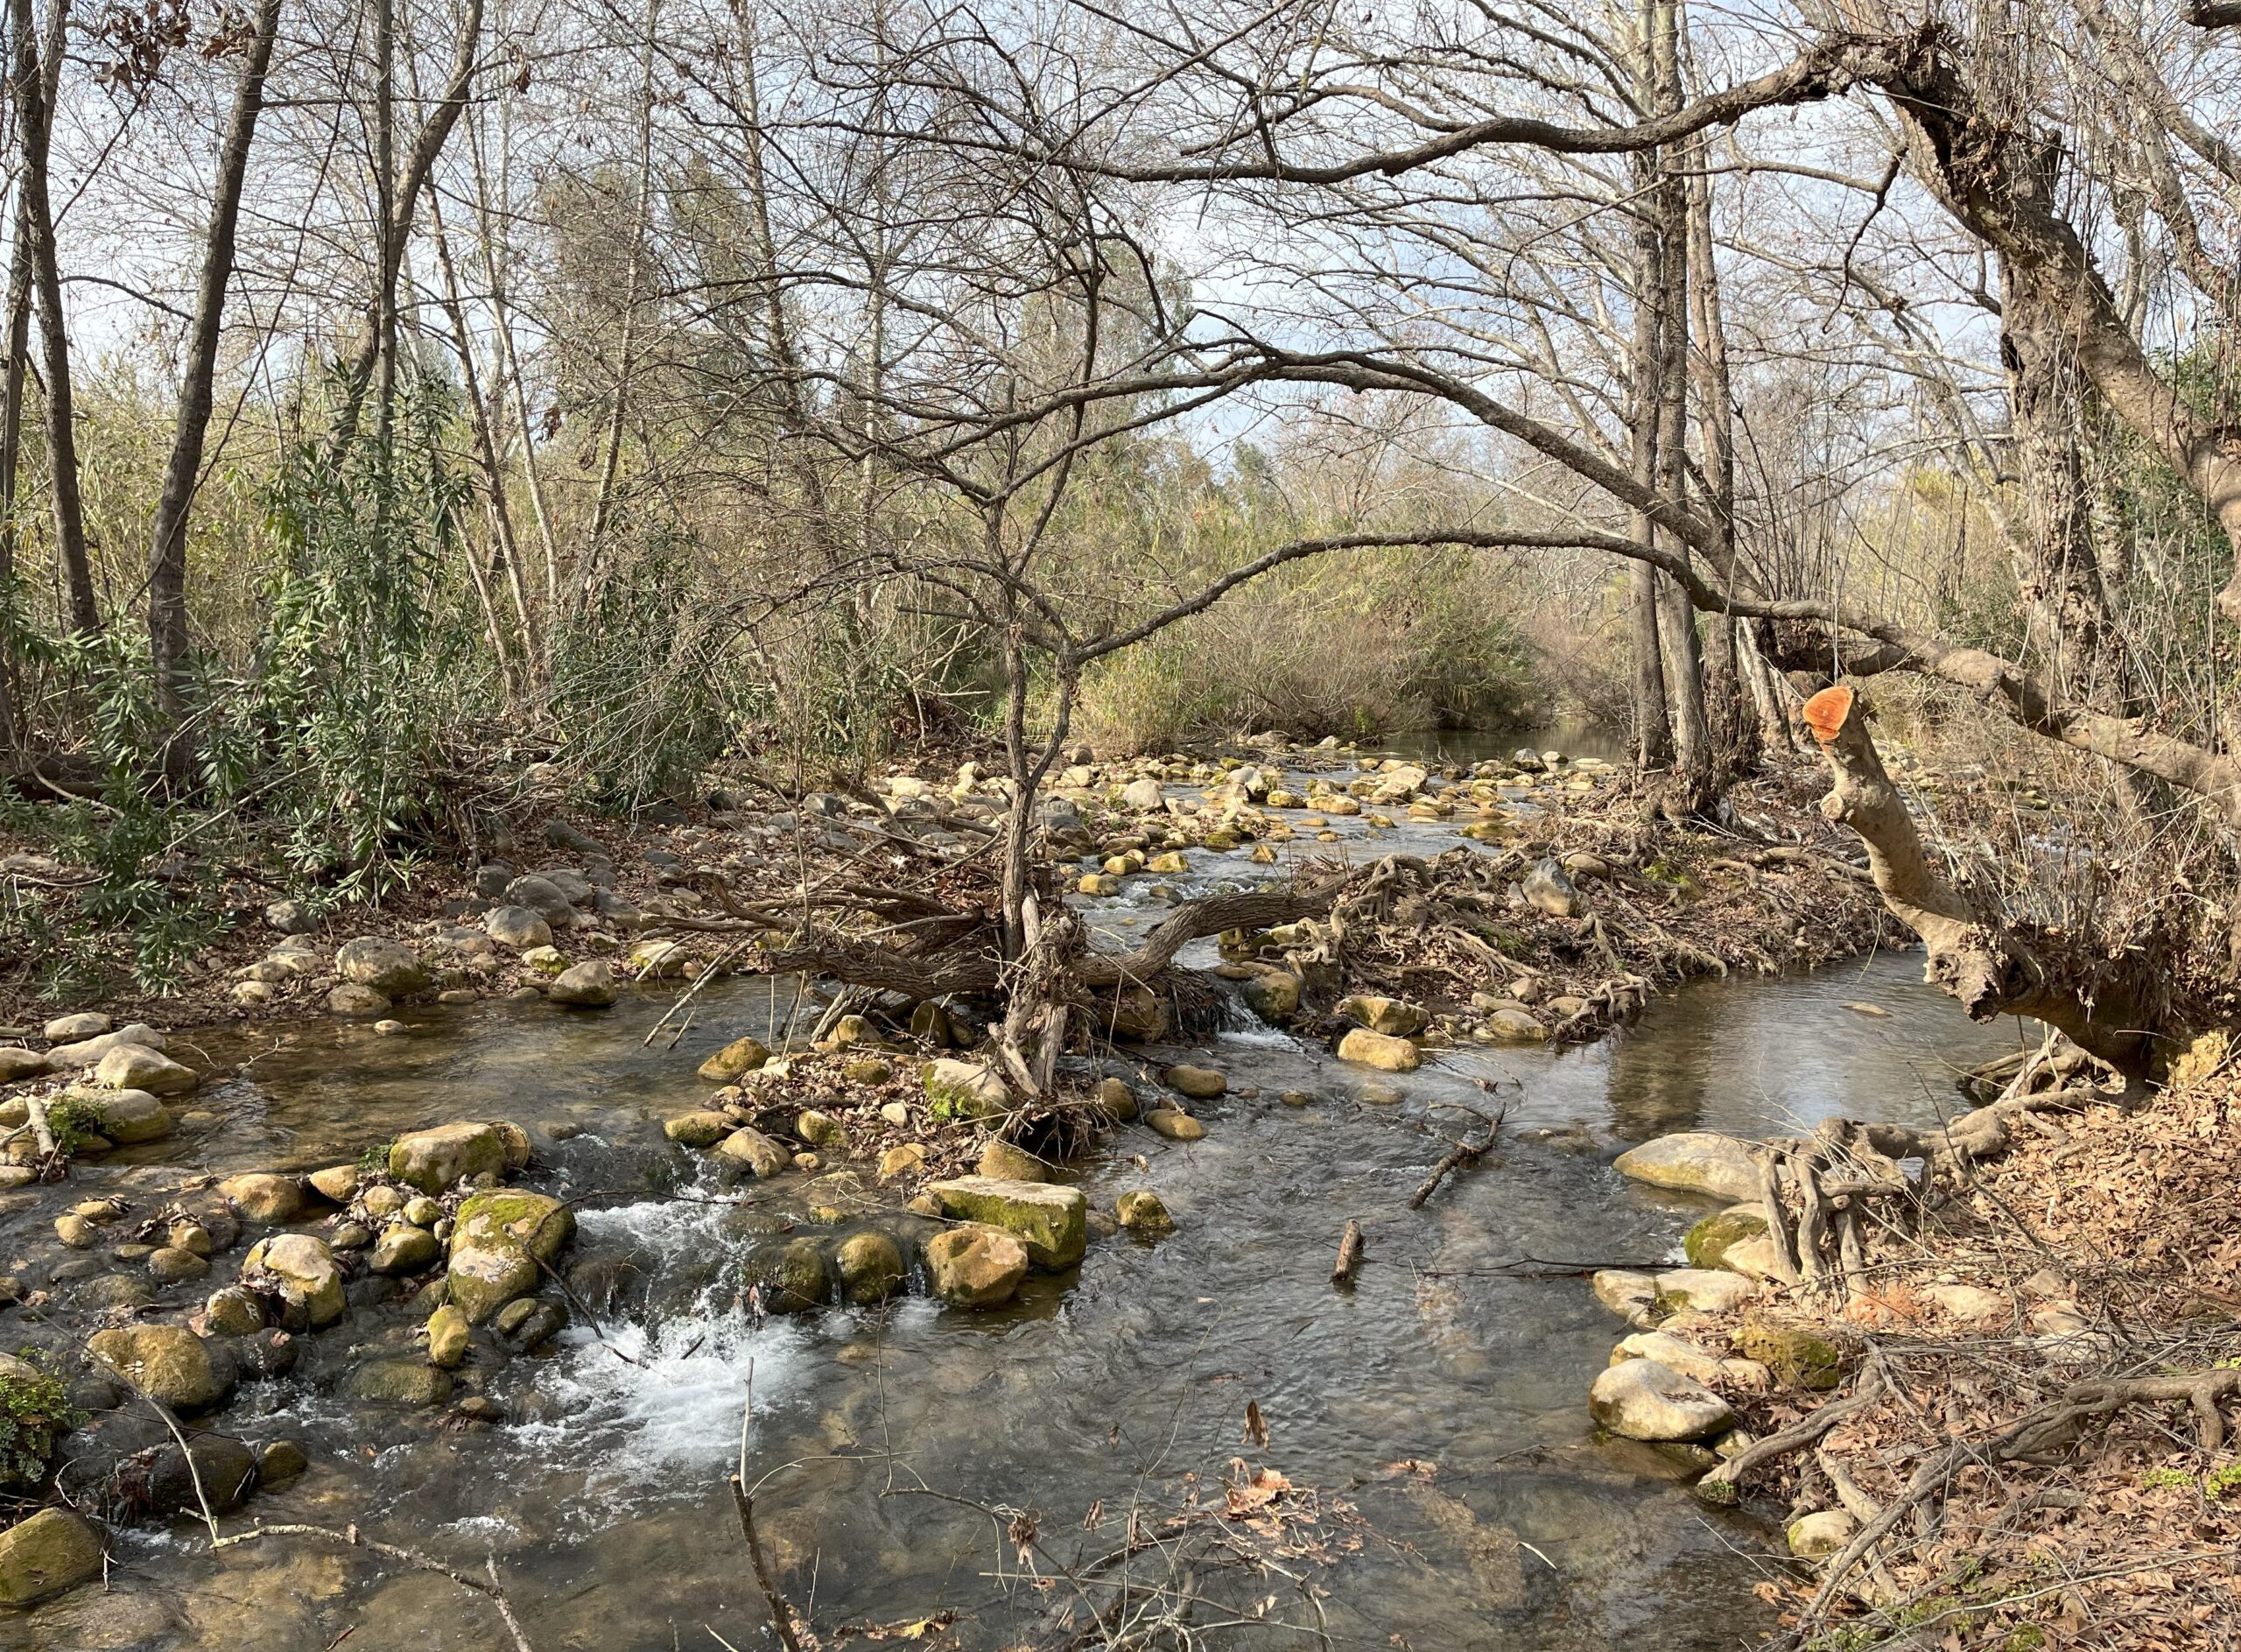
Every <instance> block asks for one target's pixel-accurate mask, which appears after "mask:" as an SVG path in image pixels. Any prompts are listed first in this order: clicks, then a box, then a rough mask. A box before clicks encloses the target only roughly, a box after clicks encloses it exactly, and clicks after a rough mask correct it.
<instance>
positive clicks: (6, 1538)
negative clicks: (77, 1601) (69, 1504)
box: [0, 1508, 102, 1606]
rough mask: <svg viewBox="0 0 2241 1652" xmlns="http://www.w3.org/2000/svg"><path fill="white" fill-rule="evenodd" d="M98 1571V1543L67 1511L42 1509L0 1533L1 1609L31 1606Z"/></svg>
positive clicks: (99, 1548) (85, 1524) (99, 1559)
mask: <svg viewBox="0 0 2241 1652" xmlns="http://www.w3.org/2000/svg"><path fill="white" fill-rule="evenodd" d="M101 1571H102V1540H101V1538H100V1537H99V1536H96V1535H95V1531H94V1529H93V1528H92V1527H91V1526H89V1525H88V1524H87V1523H86V1522H84V1521H83V1520H81V1519H80V1518H79V1517H78V1516H77V1515H74V1514H72V1513H71V1512H70V1511H69V1510H68V1509H67V1508H42V1509H40V1510H39V1513H37V1514H36V1515H32V1517H31V1518H30V1519H29V1520H26V1521H23V1522H20V1523H18V1524H17V1525H13V1526H11V1527H9V1528H8V1529H7V1530H5V1531H0V1606H30V1605H32V1603H33V1602H35V1601H39V1600H44V1599H46V1597H47V1596H49V1595H51V1594H60V1593H61V1592H62V1591H64V1590H65V1589H69V1588H74V1587H75V1586H76V1585H79V1584H81V1583H83V1582H85V1581H86V1579H87V1578H98V1577H99V1576H101Z"/></svg>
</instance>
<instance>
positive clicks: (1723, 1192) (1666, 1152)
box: [1611, 1130, 1759, 1204]
mask: <svg viewBox="0 0 2241 1652" xmlns="http://www.w3.org/2000/svg"><path fill="white" fill-rule="evenodd" d="M1611 1168H1612V1169H1613V1170H1617V1171H1618V1172H1619V1175H1621V1176H1626V1177H1632V1178H1633V1180H1635V1181H1637V1182H1647V1183H1648V1184H1649V1185H1651V1186H1653V1187H1670V1188H1676V1189H1678V1190H1680V1191H1681V1192H1687V1193H1709V1194H1711V1195H1712V1197H1714V1198H1715V1199H1725V1200H1727V1201H1728V1202H1729V1203H1730V1204H1738V1203H1742V1202H1745V1201H1747V1200H1750V1199H1757V1198H1758V1197H1759V1172H1758V1170H1757V1169H1756V1168H1755V1167H1754V1166H1753V1164H1752V1163H1751V1154H1750V1149H1749V1148H1748V1147H1747V1146H1746V1144H1745V1143H1743V1142H1739V1141H1738V1140H1736V1138H1735V1137H1733V1136H1732V1135H1718V1134H1717V1133H1715V1132H1713V1131H1711V1130H1683V1131H1681V1132H1679V1133H1678V1134H1676V1135H1661V1136H1659V1137H1657V1138H1656V1139H1655V1140H1654V1141H1650V1142H1643V1143H1642V1144H1641V1145H1640V1147H1636V1148H1630V1149H1627V1150H1626V1152H1624V1153H1621V1154H1620V1155H1619V1156H1618V1157H1617V1158H1616V1159H1614V1160H1612V1164H1611Z"/></svg>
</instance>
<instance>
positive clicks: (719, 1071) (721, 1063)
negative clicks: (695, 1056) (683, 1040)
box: [700, 1038, 770, 1084]
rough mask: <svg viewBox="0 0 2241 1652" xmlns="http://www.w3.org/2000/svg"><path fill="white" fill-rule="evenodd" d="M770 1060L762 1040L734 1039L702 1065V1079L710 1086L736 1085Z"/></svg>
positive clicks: (767, 1047) (767, 1046) (768, 1051)
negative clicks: (743, 1076)
mask: <svg viewBox="0 0 2241 1652" xmlns="http://www.w3.org/2000/svg"><path fill="white" fill-rule="evenodd" d="M769 1059H770V1050H769V1045H767V1044H764V1043H763V1042H762V1039H760V1038H734V1039H733V1040H732V1041H731V1042H730V1043H729V1044H726V1045H725V1046H724V1047H723V1048H722V1049H720V1050H719V1051H716V1053H715V1054H714V1055H713V1056H710V1057H709V1058H707V1059H706V1061H704V1062H702V1063H701V1064H700V1077H701V1078H702V1079H705V1080H706V1082H708V1083H710V1084H735V1083H737V1082H738V1081H739V1079H740V1078H741V1076H742V1075H744V1074H746V1073H749V1072H754V1071H755V1069H756V1068H758V1067H760V1066H761V1065H762V1064H763V1063H764V1062H766V1061H768V1060H769Z"/></svg>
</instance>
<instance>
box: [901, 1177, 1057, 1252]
mask: <svg viewBox="0 0 2241 1652" xmlns="http://www.w3.org/2000/svg"><path fill="white" fill-rule="evenodd" d="M926 1192H927V1193H928V1194H929V1195H931V1197H932V1199H934V1201H935V1203H937V1204H938V1205H939V1206H941V1208H942V1214H943V1215H945V1216H951V1217H956V1218H959V1219H961V1220H966V1221H974V1222H982V1223H986V1224H987V1226H988V1227H996V1228H1001V1230H1002V1231H1004V1232H1005V1233H1008V1234H1011V1235H1012V1236H1013V1237H1014V1238H1015V1239H1016V1240H1018V1241H1020V1243H1021V1244H1022V1245H1024V1246H1026V1247H1027V1255H1028V1260H1029V1261H1030V1262H1033V1263H1034V1264H1035V1265H1036V1267H1038V1268H1049V1269H1060V1268H1071V1267H1072V1266H1073V1265H1074V1264H1075V1263H1076V1262H1079V1261H1080V1260H1081V1259H1082V1251H1083V1249H1084V1248H1085V1246H1086V1245H1087V1244H1088V1242H1089V1201H1088V1200H1087V1199H1085V1198H1084V1197H1083V1196H1082V1191H1081V1189H1079V1188H1078V1187H1054V1186H1052V1185H1050V1183H1048V1182H1008V1181H999V1180H997V1179H996V1178H995V1177H988V1176H961V1177H958V1178H957V1179H956V1180H955V1181H949V1182H936V1183H933V1184H932V1185H930V1186H929V1187H928V1188H927V1189H926Z"/></svg>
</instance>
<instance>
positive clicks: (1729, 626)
mask: <svg viewBox="0 0 2241 1652" xmlns="http://www.w3.org/2000/svg"><path fill="white" fill-rule="evenodd" d="M1688 194H1689V222H1688V238H1689V313H1690V318H1691V320H1692V327H1691V329H1690V330H1691V331H1692V332H1693V333H1694V334H1695V335H1696V343H1697V348H1696V349H1695V351H1694V352H1693V353H1692V355H1691V356H1690V361H1691V363H1692V365H1693V368H1694V374H1693V376H1694V378H1695V381H1696V390H1697V432H1698V433H1699V438H1700V451H1701V453H1702V459H1701V461H1700V462H1701V464H1702V467H1703V471H1704V505H1705V509H1706V511H1707V514H1709V515H1710V517H1711V519H1712V527H1713V531H1714V534H1715V536H1716V538H1715V544H1714V547H1713V548H1712V549H1711V550H1710V551H1709V552H1707V553H1706V555H1707V557H1708V559H1710V560H1711V563H1712V565H1713V571H1714V573H1716V574H1717V575H1718V580H1719V587H1720V590H1721V592H1722V593H1723V594H1726V595H1730V596H1732V595H1733V594H1734V593H1735V588H1736V566H1735V556H1736V547H1735V389H1734V386H1733V384H1732V383H1731V382H1730V380H1729V376H1728V363H1727V317H1726V315H1725V313H1724V311H1723V310H1722V308H1721V306H1720V292H1719V258H1718V246H1717V244H1716V243H1715V242H1714V241H1713V238H1712V186H1711V173H1710V171H1709V170H1708V168H1707V165H1706V161H1705V155H1704V144H1703V143H1702V142H1701V140H1700V141H1699V142H1697V144H1695V145H1693V146H1692V151H1691V164H1690V168H1689V181H1688ZM1738 633H1739V622H1738V621H1737V620H1736V618H1735V616H1734V615H1732V614H1730V613H1725V612H1722V613H1719V614H1715V615H1711V617H1710V620H1709V621H1708V623H1707V642H1708V646H1707V647H1706V649H1705V653H1704V702H1705V719H1706V721H1707V723H1708V724H1709V725H1710V733H1711V762H1712V770H1713V774H1714V777H1715V784H1725V783H1726V782H1727V781H1729V780H1731V779H1733V778H1734V777H1737V776H1739V775H1744V774H1748V773H1749V772H1750V771H1751V770H1753V769H1754V768H1756V767H1757V766H1758V763H1759V755H1760V727H1761V724H1760V717H1759V716H1756V715H1754V714H1753V699H1755V695H1754V693H1753V690H1752V689H1751V688H1749V687H1746V684H1745V681H1744V673H1745V672H1746V671H1748V670H1749V669H1750V665H1749V661H1748V660H1747V659H1746V657H1745V656H1744V654H1743V650H1744V648H1745V646H1746V644H1745V643H1744V641H1743V639H1742V638H1741V636H1739V635H1738Z"/></svg>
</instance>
